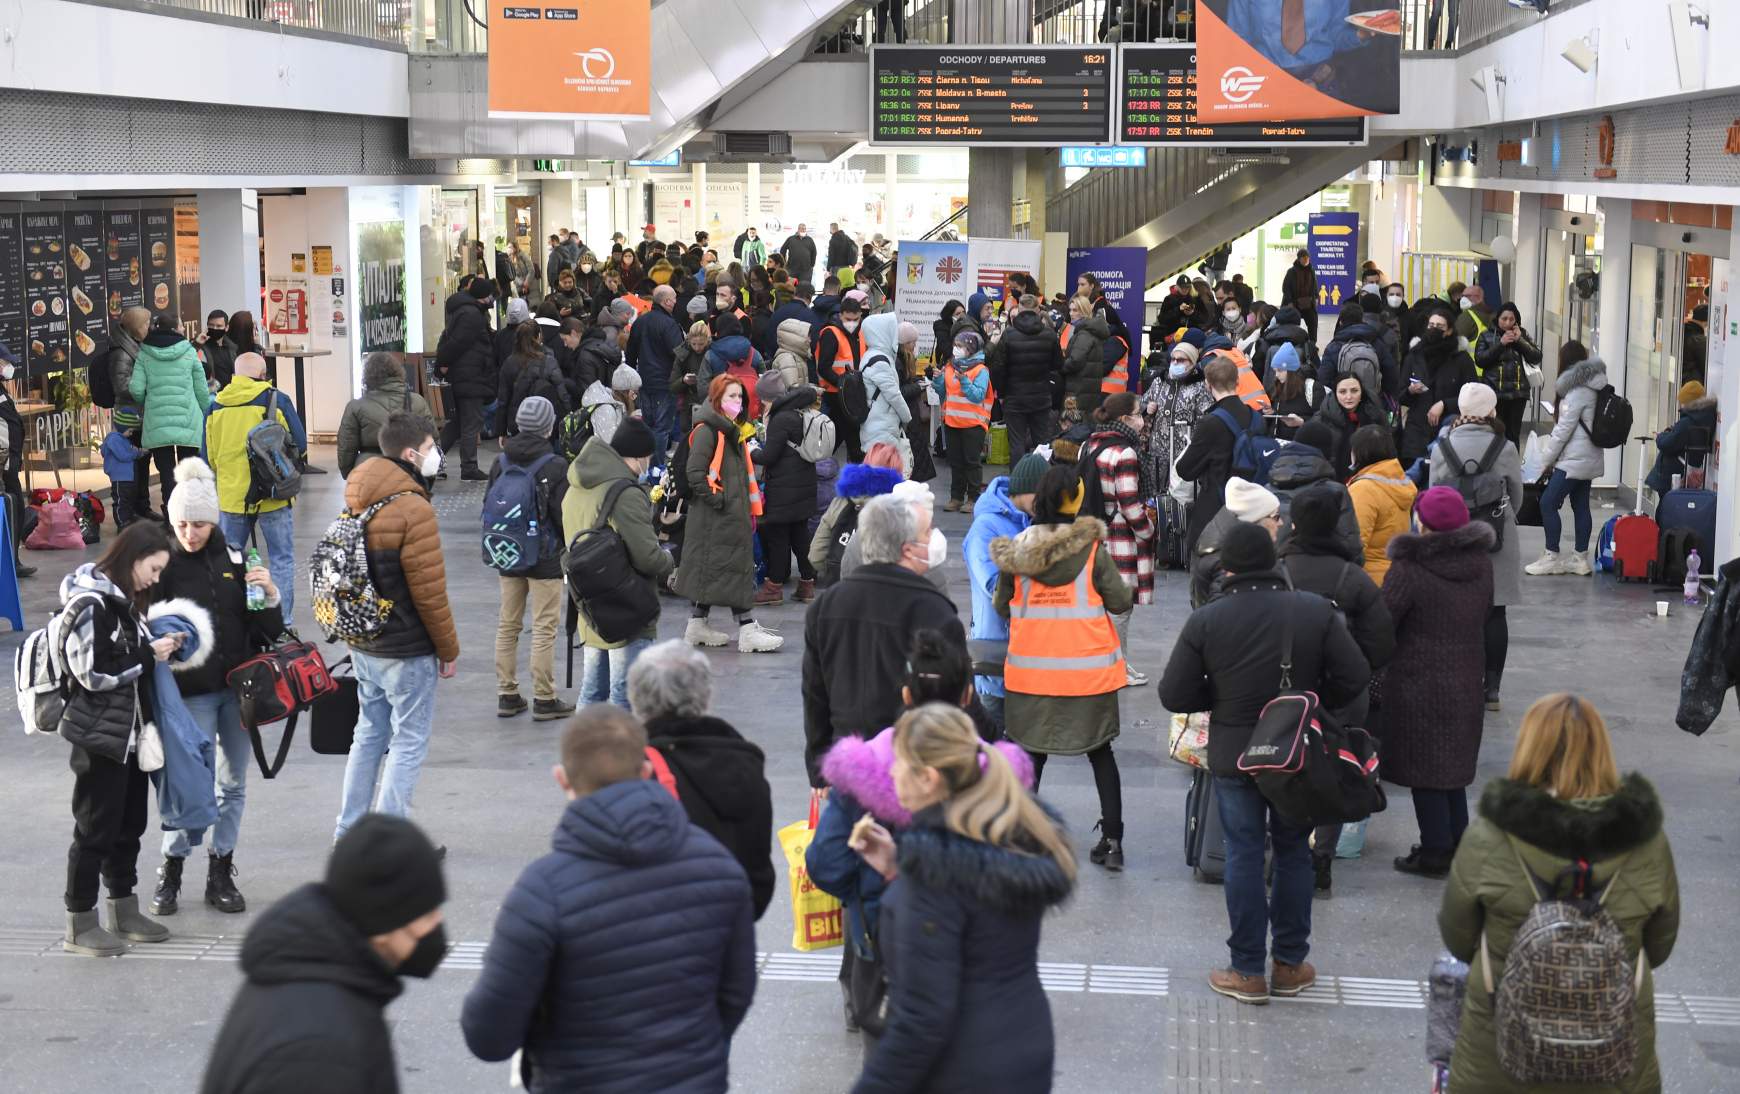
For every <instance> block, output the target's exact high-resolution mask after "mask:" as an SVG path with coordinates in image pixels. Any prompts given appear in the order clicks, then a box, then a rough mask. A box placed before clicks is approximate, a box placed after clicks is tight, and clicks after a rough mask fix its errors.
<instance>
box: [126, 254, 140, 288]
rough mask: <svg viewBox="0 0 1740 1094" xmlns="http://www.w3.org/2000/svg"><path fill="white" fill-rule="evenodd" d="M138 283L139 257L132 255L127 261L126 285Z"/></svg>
mask: <svg viewBox="0 0 1740 1094" xmlns="http://www.w3.org/2000/svg"><path fill="white" fill-rule="evenodd" d="M138 283H139V256H138V255H134V256H133V257H132V258H129V259H128V260H127V284H129V285H137V284H138Z"/></svg>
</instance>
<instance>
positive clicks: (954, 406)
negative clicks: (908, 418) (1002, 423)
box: [931, 330, 995, 513]
mask: <svg viewBox="0 0 1740 1094" xmlns="http://www.w3.org/2000/svg"><path fill="white" fill-rule="evenodd" d="M931 386H932V387H933V388H935V390H936V393H937V394H938V395H939V396H941V397H942V411H943V432H944V436H945V437H946V439H947V443H948V452H949V470H950V471H951V472H952V474H951V475H950V476H949V501H948V504H947V505H945V506H943V508H944V509H946V510H948V511H949V512H951V513H958V512H960V511H961V509H962V508H963V507H964V508H966V509H967V511H968V512H971V511H972V505H973V503H974V502H975V501H977V500H978V498H979V491H980V490H981V489H983V486H982V485H981V481H980V470H979V461H980V460H981V459H982V458H983V457H984V452H985V431H986V430H987V429H988V428H990V425H991V402H992V400H993V399H994V398H995V394H994V393H993V392H992V391H991V373H990V370H989V369H987V368H986V367H985V349H984V342H983V341H982V340H981V339H980V338H979V336H978V335H977V334H974V333H973V332H972V331H970V330H963V331H961V332H960V333H959V334H957V335H955V339H954V345H953V347H952V349H951V358H950V360H949V363H948V367H947V368H946V369H944V370H943V371H941V372H939V373H937V375H936V376H935V377H934V378H932V380H931Z"/></svg>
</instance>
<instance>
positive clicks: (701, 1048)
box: [460, 779, 755, 1094]
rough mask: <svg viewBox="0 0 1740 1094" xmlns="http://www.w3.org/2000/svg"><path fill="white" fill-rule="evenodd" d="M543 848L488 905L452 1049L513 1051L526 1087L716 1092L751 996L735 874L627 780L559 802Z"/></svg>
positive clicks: (657, 799)
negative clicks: (489, 919)
mask: <svg viewBox="0 0 1740 1094" xmlns="http://www.w3.org/2000/svg"><path fill="white" fill-rule="evenodd" d="M551 846H552V848H553V850H552V851H551V852H550V854H547V855H545V856H544V857H543V858H540V859H538V860H537V861H535V862H533V863H532V864H531V865H530V866H527V867H526V869H525V871H524V872H523V873H521V874H520V877H519V880H518V881H516V882H515V883H514V887H513V889H512V890H511V891H510V892H509V893H508V895H507V899H506V901H505V902H503V904H502V908H501V913H500V915H499V916H498V917H497V918H496V923H495V933H494V935H493V936H492V937H491V939H490V943H489V950H488V952H487V953H486V954H485V955H484V959H483V974H482V976H481V977H480V978H479V979H478V981H477V984H476V985H475V986H473V987H472V989H471V991H470V992H469V993H468V994H467V995H466V997H465V1007H464V1010H463V1012H462V1014H461V1016H460V1025H461V1027H462V1028H463V1029H464V1031H465V1043H466V1044H467V1045H468V1046H469V1047H470V1049H471V1051H472V1053H473V1054H475V1055H476V1056H477V1057H478V1058H479V1059H483V1060H505V1059H507V1058H508V1057H509V1056H512V1055H513V1053H514V1051H515V1050H516V1049H519V1048H521V1047H524V1049H525V1052H526V1055H525V1065H526V1070H527V1071H528V1073H529V1074H530V1076H531V1078H530V1081H529V1082H528V1083H527V1086H528V1088H529V1089H531V1090H587V1091H591V1092H593V1094H616V1092H620V1094H641V1092H644V1091H649V1090H659V1091H682V1092H688V1094H700V1092H703V1091H705V1092H720V1094H723V1091H724V1090H725V1089H726V1087H727V1085H728V1083H729V1079H728V1074H727V1065H728V1058H729V1053H730V1040H731V1034H732V1033H733V1032H734V1031H735V1030H736V1029H737V1026H738V1024H739V1023H740V1022H742V1021H743V1016H744V1014H745V1013H747V1012H748V1010H749V1003H750V1000H751V998H753V996H754V994H755V920H754V912H753V909H752V908H751V901H750V891H749V880H748V879H747V878H746V877H745V876H744V874H743V867H741V866H739V865H738V864H737V860H736V859H734V858H732V857H731V853H730V852H729V851H727V850H725V848H723V847H721V846H720V845H719V842H718V841H717V840H715V839H714V838H713V837H712V836H709V835H708V834H707V833H706V832H704V831H702V830H701V829H699V828H697V827H695V826H694V825H692V824H690V823H689V818H688V815H687V814H686V813H684V811H683V807H682V805H681V804H680V803H679V802H678V801H677V800H676V799H675V798H673V797H671V795H670V793H669V792H667V791H666V790H665V789H664V787H662V786H660V785H659V784H658V783H656V782H652V781H643V780H638V779H637V780H633V781H630V782H623V783H616V784H614V785H612V786H607V787H605V788H604V789H602V790H599V791H597V792H595V793H592V794H588V795H586V796H585V797H582V798H578V799H575V800H574V801H571V802H569V803H568V807H567V808H566V809H565V810H564V811H563V813H562V819H561V821H560V823H558V824H557V826H556V831H555V835H554V836H553V837H552V838H551Z"/></svg>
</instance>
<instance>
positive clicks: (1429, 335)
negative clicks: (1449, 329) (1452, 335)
mask: <svg viewBox="0 0 1740 1094" xmlns="http://www.w3.org/2000/svg"><path fill="white" fill-rule="evenodd" d="M1444 337H1445V336H1444V332H1443V331H1441V330H1438V329H1436V328H1434V327H1427V328H1426V341H1428V342H1434V343H1436V342H1442V341H1443V340H1444Z"/></svg>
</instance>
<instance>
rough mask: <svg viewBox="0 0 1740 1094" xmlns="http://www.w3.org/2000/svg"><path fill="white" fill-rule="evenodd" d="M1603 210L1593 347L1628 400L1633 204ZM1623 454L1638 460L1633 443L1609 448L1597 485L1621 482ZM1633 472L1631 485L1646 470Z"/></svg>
mask: <svg viewBox="0 0 1740 1094" xmlns="http://www.w3.org/2000/svg"><path fill="white" fill-rule="evenodd" d="M1600 209H1601V217H1602V221H1601V224H1602V227H1601V308H1600V310H1599V311H1598V312H1597V313H1596V314H1597V315H1598V316H1599V322H1600V324H1601V325H1600V329H1599V330H1598V331H1597V332H1596V338H1595V345H1594V346H1592V347H1590V348H1591V350H1592V351H1593V352H1594V354H1595V356H1597V357H1599V358H1601V359H1602V360H1603V361H1606V362H1607V381H1608V383H1611V384H1612V385H1613V387H1614V389H1615V390H1616V391H1618V392H1619V393H1620V394H1621V395H1625V396H1628V397H1629V396H1631V395H1632V393H1631V392H1629V391H1626V390H1625V372H1626V370H1625V357H1626V352H1627V351H1626V340H1627V339H1628V338H1629V337H1630V331H1631V201H1630V199H1629V198H1602V199H1601V200H1600ZM1621 453H1623V454H1624V455H1625V456H1628V457H1630V458H1631V459H1632V460H1634V461H1635V460H1636V459H1637V458H1638V457H1637V446H1636V445H1634V444H1627V445H1626V446H1625V447H1624V448H1622V449H1621V448H1610V449H1608V450H1607V470H1606V472H1605V473H1604V474H1603V475H1602V476H1601V478H1599V479H1598V480H1596V485H1597V486H1611V485H1613V484H1615V483H1617V482H1618V481H1619V466H1620V465H1619V461H1620V458H1621ZM1634 470H1636V471H1637V472H1638V473H1637V474H1635V475H1633V476H1632V482H1633V483H1639V482H1642V481H1643V475H1644V474H1645V473H1646V471H1645V469H1643V468H1637V469H1634Z"/></svg>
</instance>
